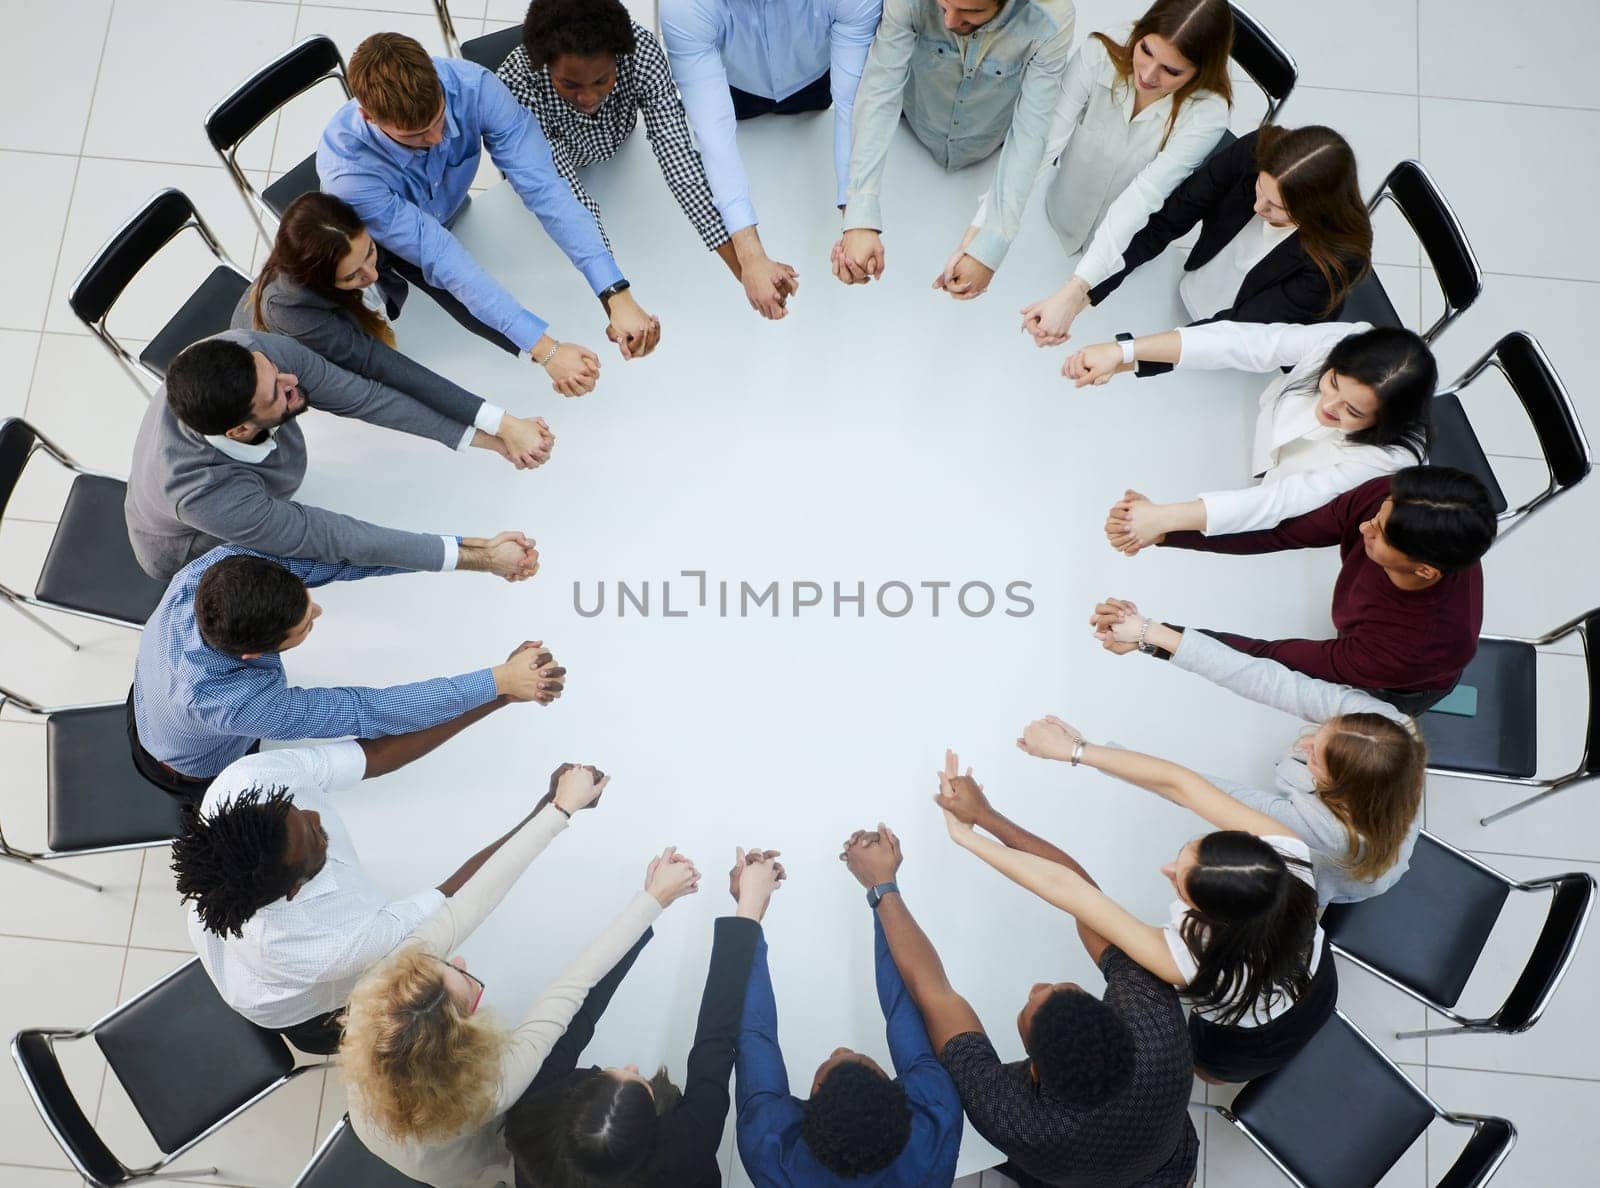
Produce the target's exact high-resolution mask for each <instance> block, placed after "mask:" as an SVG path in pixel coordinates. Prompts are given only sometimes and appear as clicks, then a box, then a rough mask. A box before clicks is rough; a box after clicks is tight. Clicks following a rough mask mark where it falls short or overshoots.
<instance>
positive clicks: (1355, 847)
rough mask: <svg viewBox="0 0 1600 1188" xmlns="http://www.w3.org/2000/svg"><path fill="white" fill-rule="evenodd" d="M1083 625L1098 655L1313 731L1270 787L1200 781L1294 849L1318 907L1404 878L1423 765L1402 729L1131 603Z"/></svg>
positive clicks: (1392, 717) (1406, 722)
mask: <svg viewBox="0 0 1600 1188" xmlns="http://www.w3.org/2000/svg"><path fill="white" fill-rule="evenodd" d="M1090 622H1091V625H1092V626H1093V627H1094V628H1095V635H1096V638H1098V639H1099V640H1100V641H1101V643H1102V644H1103V645H1104V646H1105V647H1106V649H1107V650H1108V651H1112V652H1116V653H1118V654H1122V653H1126V652H1131V651H1135V650H1139V651H1145V652H1149V653H1152V654H1154V655H1157V656H1162V657H1163V658H1167V659H1170V660H1171V661H1172V664H1173V667H1175V668H1182V669H1185V670H1186V671H1188V672H1193V673H1197V674H1199V675H1200V676H1203V677H1205V678H1206V679H1207V680H1209V681H1211V682H1212V683H1213V684H1216V685H1220V686H1221V687H1222V688H1224V689H1229V690H1232V691H1233V692H1235V693H1237V694H1239V695H1240V696H1241V697H1248V698H1249V699H1250V700H1251V701H1258V702H1260V703H1261V704H1262V705H1269V706H1272V707H1273V708H1274V709H1279V710H1282V711H1283V712H1284V713H1286V714H1293V715H1294V716H1295V717H1297V718H1300V719H1302V720H1303V721H1306V722H1310V723H1312V724H1314V725H1315V726H1316V730H1314V731H1311V732H1309V733H1305V734H1303V735H1302V736H1301V738H1300V739H1299V740H1298V741H1297V742H1296V743H1295V745H1294V746H1293V747H1292V748H1291V749H1290V751H1289V753H1288V754H1287V755H1285V756H1284V757H1283V758H1282V759H1280V760H1279V761H1278V764H1277V767H1276V769H1275V771H1274V780H1273V786H1272V787H1271V788H1256V787H1252V786H1250V785H1247V784H1240V783H1237V782H1235V781H1232V780H1219V779H1217V778H1216V777H1215V776H1207V779H1209V780H1210V781H1211V782H1212V783H1214V784H1216V785H1217V786H1218V787H1220V788H1221V789H1222V790H1223V791H1225V792H1227V793H1228V794H1229V795H1231V796H1233V797H1234V799H1236V800H1238V801H1240V802H1241V803H1243V804H1245V805H1247V806H1249V807H1250V808H1253V809H1255V810H1256V811H1257V812H1262V813H1265V814H1267V815H1268V816H1269V817H1272V818H1273V819H1274V820H1276V821H1278V822H1280V823H1281V824H1283V825H1284V826H1285V827H1286V828H1288V829H1289V830H1290V831H1291V832H1292V833H1294V834H1295V835H1296V836H1297V837H1300V838H1302V839H1304V841H1305V843H1306V844H1307V845H1308V846H1309V847H1310V848H1311V864H1312V870H1313V873H1314V874H1315V875H1316V882H1317V901H1318V903H1319V905H1326V904H1329V903H1353V902H1355V901H1356V900H1361V899H1367V898H1370V897H1371V896H1374V895H1378V894H1381V893H1382V892H1384V891H1387V890H1388V889H1389V888H1390V887H1392V886H1393V885H1394V884H1395V882H1396V881H1398V880H1399V878H1400V876H1401V875H1403V874H1405V872H1406V868H1407V866H1408V865H1409V864H1410V861H1411V848H1412V846H1413V845H1415V844H1416V840H1417V830H1418V828H1419V827H1420V826H1421V823H1422V812H1421V809H1422V788H1423V780H1424V778H1425V776H1426V769H1427V763H1428V752H1427V745H1426V744H1425V743H1424V742H1423V740H1422V737H1421V735H1419V734H1418V733H1417V731H1416V727H1415V725H1414V724H1413V723H1412V721H1411V719H1410V718H1408V717H1407V716H1406V715H1405V714H1403V713H1401V712H1400V711H1399V710H1397V709H1395V708H1394V706H1392V705H1390V704H1388V703H1387V702H1384V701H1379V700H1378V699H1377V698H1376V697H1373V696H1372V695H1371V694H1369V693H1364V692H1362V691H1361V690H1359V689H1352V688H1350V687H1349V686H1347V685H1337V684H1334V683H1332V682H1330V681H1322V680H1318V679H1317V678H1315V677H1309V676H1306V675H1305V674H1304V673H1299V672H1295V671H1294V670H1292V669H1289V668H1285V667H1284V666H1283V665H1282V664H1279V663H1278V662H1277V661H1276V660H1268V659H1265V658H1262V657H1256V656H1248V655H1246V654H1245V653H1243V652H1238V651H1235V650H1234V649H1233V648H1230V647H1229V646H1228V645H1227V644H1225V643H1223V642H1221V641H1220V640H1217V639H1214V638H1213V637H1211V636H1209V635H1207V634H1206V633H1205V632H1203V631H1198V630H1196V631H1184V630H1182V629H1180V628H1176V627H1169V626H1167V625H1166V624H1164V623H1160V622H1157V621H1156V620H1154V619H1148V618H1145V617H1144V616H1143V615H1141V614H1140V613H1139V608H1138V607H1136V606H1134V604H1133V603H1131V602H1125V601H1123V600H1121V599H1117V598H1112V599H1107V600H1106V601H1105V602H1102V603H1101V604H1099V605H1098V606H1097V607H1095V614H1094V616H1093V618H1092V619H1091V620H1090Z"/></svg>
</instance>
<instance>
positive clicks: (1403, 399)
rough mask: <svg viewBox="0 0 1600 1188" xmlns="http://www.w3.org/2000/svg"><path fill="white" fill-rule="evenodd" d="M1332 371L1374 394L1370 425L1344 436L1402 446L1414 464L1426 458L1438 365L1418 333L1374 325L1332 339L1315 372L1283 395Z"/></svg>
mask: <svg viewBox="0 0 1600 1188" xmlns="http://www.w3.org/2000/svg"><path fill="white" fill-rule="evenodd" d="M1330 371H1332V372H1334V373H1336V374H1338V375H1344V376H1349V377H1350V378H1351V379H1353V380H1355V381H1356V382H1357V383H1361V384H1365V385H1366V386H1367V387H1369V388H1371V389H1372V390H1373V392H1374V393H1376V395H1377V397H1378V409H1377V413H1376V415H1375V416H1374V418H1373V421H1372V424H1370V425H1368V426H1367V427H1366V428H1365V429H1357V430H1356V431H1355V432H1354V433H1347V434H1346V435H1345V440H1347V441H1350V442H1352V443H1354V444H1355V445H1374V446H1380V447H1384V448H1387V447H1388V446H1394V445H1398V446H1404V447H1405V448H1406V449H1408V450H1410V451H1411V453H1412V454H1414V455H1415V456H1416V459H1417V461H1418V462H1425V461H1427V458H1428V447H1429V446H1430V445H1432V444H1433V393H1434V389H1435V388H1437V387H1438V386H1439V365H1438V363H1437V362H1435V361H1434V358H1433V352H1432V351H1430V350H1429V349H1428V344H1427V343H1425V342H1424V341H1422V337H1421V335H1419V334H1416V333H1414V332H1413V331H1410V330H1405V329H1402V328H1400V327H1398V326H1374V327H1373V328H1372V329H1370V330H1363V331H1361V333H1359V334H1350V335H1346V336H1345V337H1344V338H1341V339H1340V340H1339V341H1338V342H1336V343H1334V345H1333V349H1332V350H1331V351H1329V352H1328V357H1327V358H1326V359H1324V360H1323V361H1322V366H1321V367H1319V368H1318V369H1317V373H1316V374H1315V375H1308V376H1306V377H1305V378H1303V379H1301V380H1300V381H1299V382H1298V383H1296V384H1295V385H1294V386H1293V387H1292V388H1289V387H1286V388H1284V390H1283V393H1282V395H1285V396H1286V395H1288V394H1289V393H1290V392H1291V391H1303V392H1309V391H1312V390H1313V389H1315V388H1316V386H1317V385H1318V384H1320V383H1321V382H1322V377H1323V376H1324V375H1326V374H1328V372H1330Z"/></svg>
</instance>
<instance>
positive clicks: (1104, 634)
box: [1089, 598, 1139, 656]
mask: <svg viewBox="0 0 1600 1188" xmlns="http://www.w3.org/2000/svg"><path fill="white" fill-rule="evenodd" d="M1138 614H1139V608H1138V607H1137V606H1135V605H1134V604H1133V603H1131V602H1129V601H1128V600H1127V599H1124V598H1107V599H1106V600H1105V601H1104V602H1097V603H1095V607H1094V613H1093V614H1092V615H1090V616H1089V626H1090V627H1093V628H1094V637H1095V638H1096V639H1098V640H1099V641H1100V646H1101V647H1103V648H1105V650H1106V651H1108V652H1111V653H1112V654H1113V655H1117V656H1125V655H1127V654H1128V653H1129V652H1132V651H1135V650H1137V648H1138V646H1139V645H1138V643H1137V642H1130V641H1127V640H1122V639H1119V638H1117V637H1116V636H1115V635H1114V634H1113V631H1112V629H1113V628H1114V627H1116V626H1117V625H1118V624H1119V623H1121V622H1122V621H1123V619H1125V618H1127V617H1129V616H1133V617H1137V616H1138Z"/></svg>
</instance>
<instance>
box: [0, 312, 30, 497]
mask: <svg viewBox="0 0 1600 1188" xmlns="http://www.w3.org/2000/svg"><path fill="white" fill-rule="evenodd" d="M38 353H39V335H38V334H37V333H35V332H33V331H31V330H0V418H4V417H20V416H23V415H25V414H26V413H27V411H28V385H29V384H30V383H32V382H33V361H34V359H35V358H36V357H37V356H38ZM13 514H15V513H13Z"/></svg>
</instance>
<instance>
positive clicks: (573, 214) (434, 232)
mask: <svg viewBox="0 0 1600 1188" xmlns="http://www.w3.org/2000/svg"><path fill="white" fill-rule="evenodd" d="M349 80H350V90H351V91H352V93H353V94H354V95H355V98H354V99H352V100H351V101H350V102H348V103H346V104H345V105H344V106H343V107H341V108H340V109H339V110H338V112H336V113H335V114H334V117H333V119H332V120H330V121H329V123H328V126H327V128H326V129H324V131H323V133H322V141H321V143H320V144H319V145H318V146H317V176H318V177H319V178H320V179H321V182H322V188H323V189H324V190H325V191H327V192H328V193H330V194H334V195H337V196H338V197H340V198H343V199H344V200H345V201H346V202H348V203H349V204H350V205H351V206H352V207H354V208H355V211H356V213H357V214H359V215H360V216H361V219H362V221H363V222H364V223H366V225H367V228H368V230H369V231H370V232H371V234H372V237H373V238H374V239H376V240H377V241H378V244H379V245H380V246H381V247H382V248H383V258H382V259H381V260H380V261H379V271H380V272H382V273H384V274H385V279H386V281H387V280H388V279H390V278H392V277H398V278H400V279H402V280H404V281H408V282H410V283H412V284H416V285H418V286H420V287H422V288H424V289H425V290H426V291H427V292H428V293H429V295H430V296H432V297H433V298H434V299H435V300H437V301H438V302H439V304H440V305H441V306H442V307H443V308H444V309H445V310H446V311H447V312H448V313H450V314H451V316H453V317H454V318H455V319H456V320H457V321H458V322H460V323H461V324H462V325H463V326H465V327H466V328H467V329H469V330H471V331H473V333H475V334H478V335H479V336H480V337H483V338H486V339H488V340H489V341H491V342H494V343H496V344H498V345H500V346H502V347H504V348H505V349H506V350H508V351H511V352H513V353H516V354H525V355H528V356H529V357H530V358H531V359H532V360H533V361H534V363H536V364H538V365H539V366H541V367H543V368H544V369H545V371H546V372H547V373H548V374H549V376H550V379H551V383H552V386H553V387H554V388H555V390H556V391H558V392H560V393H561V394H562V395H565V396H581V395H583V394H584V393H585V392H590V391H593V390H594V385H595V382H596V381H597V380H598V379H599V376H600V360H599V358H598V357H597V356H596V355H595V354H594V353H593V352H592V351H590V350H588V349H587V348H585V347H581V346H579V345H577V344H576V343H570V342H561V341H560V340H558V339H556V338H555V337H553V336H552V335H551V334H550V333H549V332H548V331H549V323H547V322H546V321H545V320H544V319H543V318H541V317H539V316H538V315H536V314H534V313H531V312H530V311H529V310H527V309H525V308H523V306H522V305H521V303H520V302H518V301H517V299H516V298H515V297H513V296H512V295H511V294H510V293H508V292H507V291H506V290H505V289H504V288H503V287H501V285H500V284H499V282H497V281H496V280H495V279H494V278H493V277H492V276H490V275H489V273H488V272H487V271H485V270H484V268H483V266H482V265H481V264H479V263H478V262H477V261H476V260H475V259H473V257H472V256H471V254H470V253H468V251H467V250H466V248H464V247H462V246H461V244H460V242H459V241H458V240H457V239H456V237H455V236H454V235H452V234H451V233H450V231H449V226H450V223H451V222H452V221H453V220H454V219H455V217H456V216H457V215H458V214H459V213H460V212H461V210H462V208H463V207H464V206H465V205H466V202H467V191H468V188H469V187H470V186H471V185H472V181H473V179H474V178H475V177H476V176H477V173H478V162H479V160H480V158H481V157H482V155H483V148H484V146H486V145H487V146H488V149H489V156H490V157H491V158H492V159H493V160H494V163H495V164H496V165H497V166H499V167H500V171H501V172H502V173H504V174H505V175H506V180H508V181H509V182H510V183H511V185H512V187H513V188H514V189H515V190H516V191H517V193H518V194H519V195H520V196H521V198H522V201H523V203H524V205H526V206H527V208H528V209H529V210H530V211H532V212H533V213H534V214H535V215H537V216H538V218H539V221H540V222H541V223H542V224H543V225H544V228H545V230H546V231H547V232H549V234H550V237H551V238H552V239H554V240H555V241H556V243H557V245H558V246H559V247H560V248H561V250H562V251H564V252H565V253H566V254H567V258H568V259H570V260H571V261H572V263H573V265H574V266H575V267H576V268H577V269H578V270H579V271H580V272H582V273H583V276H584V279H585V280H587V281H588V282H589V286H590V288H591V289H592V290H593V291H594V293H595V295H596V296H597V297H599V299H600V302H601V304H602V305H603V306H604V307H605V309H606V315H607V317H608V318H609V320H610V325H609V326H608V327H607V329H606V336H607V337H608V338H610V339H611V341H613V342H615V343H616V344H617V347H618V349H619V350H620V351H621V352H622V357H623V358H624V359H632V358H637V357H639V356H642V355H647V354H649V353H650V352H651V351H652V350H654V349H655V346H656V343H657V342H658V341H659V339H660V336H661V325H660V323H659V322H657V321H656V320H655V319H654V318H652V317H650V315H649V314H647V313H645V312H644V310H642V309H641V308H639V304H638V302H636V301H635V300H634V299H633V295H632V294H631V293H629V292H628V282H627V281H626V280H625V279H623V276H622V272H621V270H620V269H619V268H618V267H617V263H616V261H615V260H614V259H612V257H611V253H610V252H609V251H607V250H606V246H605V243H604V242H603V241H602V240H601V238H600V232H599V230H598V228H596V226H595V223H594V219H593V218H591V217H590V215H589V212H588V211H586V210H584V208H583V206H582V205H581V204H580V203H579V202H578V200H577V199H576V198H575V197H573V194H572V190H571V188H570V187H569V186H568V185H567V183H566V182H565V181H564V180H563V179H562V177H561V175H560V174H559V173H557V172H556V168H555V164H554V162H553V161H552V159H551V156H550V143H549V141H547V140H546V139H545V137H544V133H543V132H542V131H541V130H540V128H539V122H538V120H536V119H534V118H533V116H532V115H531V114H530V113H529V112H528V111H527V109H526V108H524V107H523V106H522V105H521V104H519V103H518V102H517V101H516V99H515V98H513V97H512V95H511V92H510V91H508V90H506V87H505V84H504V83H502V82H501V81H500V80H499V79H497V78H495V76H494V75H493V74H490V73H489V72H488V71H487V70H484V69H483V67H481V66H478V65H475V64H474V63H472V62H466V61H461V60H459V59H454V58H430V57H429V56H428V54H427V51H425V50H424V49H423V48H422V46H421V45H419V44H418V43H417V42H416V41H414V40H412V39H411V38H409V37H406V36H403V35H402V34H399V33H375V34H373V35H372V36H371V37H369V38H367V39H366V40H365V41H363V42H362V43H361V44H360V45H359V46H358V47H357V48H356V52H355V53H354V54H353V55H352V56H351V58H350V68H349Z"/></svg>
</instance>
